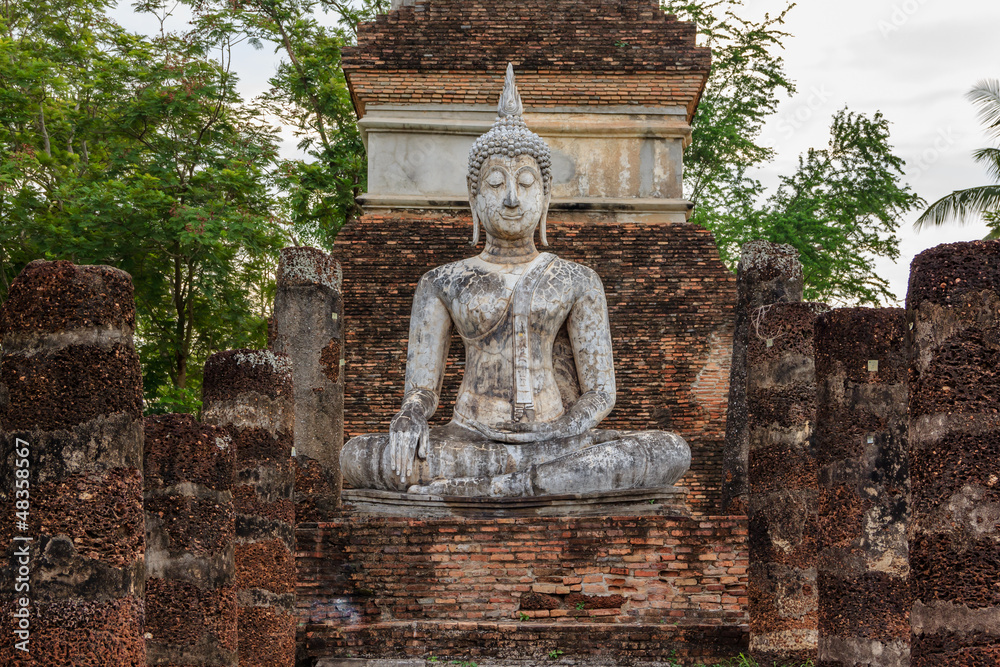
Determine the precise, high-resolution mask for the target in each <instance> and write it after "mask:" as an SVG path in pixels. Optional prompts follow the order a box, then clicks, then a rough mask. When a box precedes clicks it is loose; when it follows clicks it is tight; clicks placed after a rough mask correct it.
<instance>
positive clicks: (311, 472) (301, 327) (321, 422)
mask: <svg viewBox="0 0 1000 667" xmlns="http://www.w3.org/2000/svg"><path fill="white" fill-rule="evenodd" d="M340 284H341V274H340V264H338V263H337V261H336V260H334V259H333V258H332V257H330V256H329V255H327V254H326V253H324V252H322V251H320V250H317V249H315V248H285V249H284V250H282V251H281V261H280V263H279V264H278V275H277V293H276V294H275V297H274V317H273V319H272V320H271V338H272V340H271V342H270V347H271V349H272V350H274V351H275V352H278V353H282V354H287V355H288V357H289V359H291V361H292V385H293V387H294V391H295V454H296V485H295V490H296V498H295V511H296V519H297V520H298V521H300V522H302V521H321V520H323V519H325V518H326V516H327V514H328V513H329V512H330V511H331V510H333V509H335V508H336V507H337V506H338V505H339V504H340V488H341V478H340V450H341V449H342V448H343V446H344V378H343V373H342V370H343V364H344V361H343V359H344V335H343V330H344V329H343V325H344V303H343V300H342V298H341V294H340Z"/></svg>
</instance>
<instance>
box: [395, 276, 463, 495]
mask: <svg viewBox="0 0 1000 667" xmlns="http://www.w3.org/2000/svg"><path fill="white" fill-rule="evenodd" d="M450 345H451V313H450V312H449V311H448V307H447V306H446V305H445V303H444V301H443V300H442V298H441V293H440V290H439V289H438V287H437V286H436V285H435V284H434V281H433V278H432V276H431V274H430V273H428V274H425V275H424V277H423V278H421V279H420V282H419V283H418V284H417V291H416V293H415V294H414V296H413V308H412V310H411V312H410V337H409V339H408V342H407V349H406V385H405V394H404V396H403V405H402V407H401V408H400V410H399V412H398V413H397V414H396V416H395V417H394V418H393V420H392V423H391V424H390V426H389V451H388V454H389V461H390V462H391V464H392V470H393V472H394V473H396V474H398V475H399V476H400V479H401V480H402V481H403V482H405V481H406V478H407V477H408V476H410V475H411V474H412V472H413V462H414V459H415V457H416V456H419V457H420V458H427V445H428V438H429V428H428V426H427V420H428V419H429V418H430V417H431V416H432V415H433V414H434V412H435V410H437V406H438V400H439V398H440V395H441V385H442V383H443V382H444V367H445V362H446V361H447V358H448V348H449V347H450ZM413 481H414V482H416V480H413Z"/></svg>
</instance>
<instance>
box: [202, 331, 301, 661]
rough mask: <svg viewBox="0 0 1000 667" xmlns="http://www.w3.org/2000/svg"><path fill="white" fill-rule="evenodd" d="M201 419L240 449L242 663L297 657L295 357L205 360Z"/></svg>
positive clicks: (247, 354) (249, 354)
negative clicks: (293, 363) (202, 414)
mask: <svg viewBox="0 0 1000 667" xmlns="http://www.w3.org/2000/svg"><path fill="white" fill-rule="evenodd" d="M203 396H204V419H205V421H206V422H209V423H211V424H214V425H217V426H220V427H222V428H224V429H225V431H226V432H227V434H228V435H229V437H230V438H231V439H232V442H233V446H234V448H235V450H236V454H235V456H236V458H235V483H234V485H233V507H234V511H235V515H236V521H235V533H236V536H235V550H234V551H235V554H234V585H235V588H236V600H237V607H238V637H239V664H240V665H242V666H244V667H251V666H253V667H257V666H259V665H267V666H268V667H292V665H293V664H294V663H295V619H294V616H293V612H292V610H293V608H294V604H295V599H294V598H295V595H294V588H295V564H294V546H295V510H294V502H293V501H294V489H295V472H294V466H293V463H292V459H291V456H292V447H293V443H294V423H295V402H294V401H295V398H294V392H293V384H292V363H291V360H290V359H289V357H288V356H287V355H285V354H281V353H276V352H272V351H270V350H231V351H229V352H222V353H219V354H215V355H212V356H211V357H209V359H208V361H207V362H206V363H205V384H204V389H203Z"/></svg>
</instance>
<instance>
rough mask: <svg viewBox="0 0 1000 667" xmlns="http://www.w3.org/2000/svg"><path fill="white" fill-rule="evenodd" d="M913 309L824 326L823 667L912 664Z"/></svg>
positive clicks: (820, 367) (820, 415)
mask: <svg viewBox="0 0 1000 667" xmlns="http://www.w3.org/2000/svg"><path fill="white" fill-rule="evenodd" d="M905 332H906V323H905V311H903V310H902V309H881V310H878V309H869V308H851V309H841V310H834V311H831V312H829V313H825V314H823V315H820V317H819V319H818V320H817V322H816V382H817V386H818V406H819V407H818V412H817V418H816V434H815V437H814V442H815V451H816V459H817V463H818V465H819V484H820V490H819V535H820V539H819V554H818V557H817V577H818V582H819V664H820V665H823V666H827V665H829V666H830V667H834V666H837V667H858V666H865V665H871V666H872V667H907V666H908V665H909V664H910V660H909V651H910V602H909V599H910V596H909V589H908V585H909V564H908V561H907V547H906V526H907V520H908V518H909V486H910V485H909V467H908V465H907V462H908V458H909V456H908V452H907V446H906V426H907V424H906V422H907V419H906V404H907V384H906V374H907V367H908V360H907V354H906V344H905Z"/></svg>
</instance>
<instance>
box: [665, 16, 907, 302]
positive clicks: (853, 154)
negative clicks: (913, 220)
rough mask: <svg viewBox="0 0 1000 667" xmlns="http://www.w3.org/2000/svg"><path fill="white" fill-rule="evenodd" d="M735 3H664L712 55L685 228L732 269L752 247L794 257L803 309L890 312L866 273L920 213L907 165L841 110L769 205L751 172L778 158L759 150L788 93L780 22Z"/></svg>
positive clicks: (889, 253) (691, 154) (880, 284)
mask: <svg viewBox="0 0 1000 667" xmlns="http://www.w3.org/2000/svg"><path fill="white" fill-rule="evenodd" d="M742 5H743V3H742V2H740V1H739V0H686V1H680V0H671V1H668V2H666V4H665V8H666V9H667V11H669V12H671V13H674V14H677V15H678V16H679V17H680V18H682V19H684V20H691V21H694V22H695V23H697V25H698V31H699V34H700V35H701V39H702V40H703V41H704V43H705V44H706V45H708V46H709V47H711V49H712V69H711V72H710V74H709V79H708V83H707V86H706V89H705V92H704V94H703V96H702V99H701V103H700V104H699V108H698V114H697V116H696V118H695V120H694V134H693V139H692V143H691V146H690V148H689V149H688V151H687V153H686V155H685V160H684V168H685V175H684V180H685V194H686V196H687V197H688V198H689V199H691V200H692V201H693V202H694V203H695V211H694V214H693V216H692V222H695V223H698V224H701V225H704V226H705V227H707V228H709V229H711V230H712V232H713V233H714V234H715V238H716V243H717V245H718V247H719V253H720V255H721V257H722V259H723V261H724V262H726V264H727V265H729V266H730V267H735V264H736V262H737V261H738V260H739V253H740V248H741V246H742V245H743V244H744V243H746V242H748V241H752V240H754V239H766V240H769V241H774V242H778V243H788V244H791V245H792V246H794V247H795V248H796V249H797V250H798V251H799V253H800V256H801V260H802V263H803V267H804V269H805V278H806V297H807V298H811V299H817V300H824V301H829V302H831V303H835V304H848V303H858V304H869V305H878V304H881V303H884V302H887V301H892V300H894V296H893V295H892V294H891V293H890V292H889V290H888V285H887V283H886V281H885V280H884V279H882V278H880V277H879V276H878V275H877V274H876V273H875V272H874V270H873V268H872V266H873V261H874V260H875V259H876V258H879V257H885V258H889V259H896V258H897V257H898V256H899V249H898V246H899V240H898V238H897V237H896V235H895V231H896V229H897V228H898V225H899V222H900V220H901V218H902V216H903V215H904V214H905V213H907V212H908V211H909V210H911V209H912V208H913V207H915V206H918V205H920V203H921V201H922V200H920V198H919V197H917V196H916V194H914V193H913V192H912V190H910V188H909V187H908V186H906V185H904V184H902V183H901V182H900V179H901V177H902V175H903V171H902V167H903V162H902V160H900V159H899V158H898V157H896V156H895V155H894V154H893V152H892V148H891V146H890V143H889V124H888V122H887V121H886V119H885V118H884V117H883V116H882V115H881V114H880V113H877V112H876V113H875V114H874V116H872V117H871V118H869V117H867V116H865V115H862V114H853V113H850V112H848V111H847V110H844V111H841V112H840V113H838V114H836V115H835V116H834V118H833V120H832V124H831V129H830V134H831V138H830V144H829V146H828V147H827V148H825V149H821V150H810V151H809V152H808V153H807V154H806V155H804V156H802V157H800V159H799V163H798V169H797V171H796V172H795V173H794V174H792V175H788V176H784V177H782V178H781V179H780V185H779V187H778V190H777V191H776V192H773V193H771V194H768V193H767V192H766V191H765V188H764V186H763V185H762V184H761V182H760V181H759V180H758V179H757V178H756V177H755V173H756V170H758V169H759V168H760V167H762V166H764V165H765V164H767V163H768V162H770V161H771V160H772V159H773V157H774V150H773V149H772V148H771V147H768V146H765V145H762V144H761V143H760V141H759V140H760V137H761V133H762V131H763V129H764V126H765V124H766V123H767V122H768V120H769V119H770V118H771V117H773V116H774V114H775V113H776V112H777V110H778V104H779V102H780V98H781V97H782V96H784V95H790V94H792V93H794V92H795V85H794V83H793V82H792V81H791V80H790V79H789V78H788V76H787V75H786V73H785V64H784V59H783V57H782V56H781V49H782V42H783V40H784V39H786V38H787V37H789V35H788V33H786V32H784V30H783V29H782V26H783V24H784V22H785V19H786V17H787V15H788V12H789V11H791V10H792V9H793V8H794V4H789V5H788V6H787V7H786V8H785V9H784V10H783V11H782V12H781V13H779V14H778V15H776V16H769V15H765V16H764V18H763V19H761V20H759V21H758V20H752V19H748V18H745V17H743V16H742V15H741V14H742V11H741V10H740V8H741V7H742Z"/></svg>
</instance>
